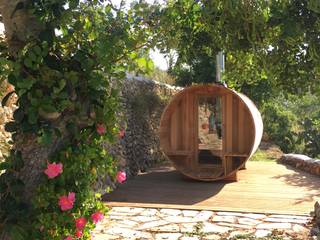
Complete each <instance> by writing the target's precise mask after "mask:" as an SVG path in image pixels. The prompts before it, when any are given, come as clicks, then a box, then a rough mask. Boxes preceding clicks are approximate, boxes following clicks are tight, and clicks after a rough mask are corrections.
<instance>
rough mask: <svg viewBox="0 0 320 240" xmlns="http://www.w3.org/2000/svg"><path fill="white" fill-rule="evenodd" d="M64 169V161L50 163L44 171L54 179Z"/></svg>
mask: <svg viewBox="0 0 320 240" xmlns="http://www.w3.org/2000/svg"><path fill="white" fill-rule="evenodd" d="M62 171H63V165H62V163H58V164H56V163H48V166H47V169H46V170H45V171H44V173H45V174H46V175H47V176H48V178H50V179H52V178H55V177H56V176H58V175H59V174H61V173H62Z"/></svg>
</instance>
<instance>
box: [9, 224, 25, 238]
mask: <svg viewBox="0 0 320 240" xmlns="http://www.w3.org/2000/svg"><path fill="white" fill-rule="evenodd" d="M9 235H10V237H11V239H12V240H27V239H28V233H27V232H26V231H25V230H24V229H23V228H22V227H20V226H19V225H13V226H11V227H10V231H9Z"/></svg>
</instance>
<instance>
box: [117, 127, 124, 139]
mask: <svg viewBox="0 0 320 240" xmlns="http://www.w3.org/2000/svg"><path fill="white" fill-rule="evenodd" d="M125 134H126V131H125V130H124V129H121V130H120V131H119V135H118V136H119V138H123V137H124V135H125Z"/></svg>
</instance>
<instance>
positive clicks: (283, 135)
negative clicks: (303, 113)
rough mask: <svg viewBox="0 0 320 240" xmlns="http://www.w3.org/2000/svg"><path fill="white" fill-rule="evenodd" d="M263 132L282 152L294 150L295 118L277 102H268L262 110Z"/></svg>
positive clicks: (295, 137)
mask: <svg viewBox="0 0 320 240" xmlns="http://www.w3.org/2000/svg"><path fill="white" fill-rule="evenodd" d="M262 116H263V120H264V130H265V132H266V134H267V135H268V136H269V137H270V139H271V140H272V141H273V142H274V143H276V144H277V145H278V146H279V147H280V148H281V150H282V151H284V152H291V151H294V150H295V149H296V143H297V134H296V132H295V131H294V129H295V128H296V124H297V122H298V119H297V116H296V115H295V114H294V113H293V112H291V111H290V110H288V109H286V108H285V106H284V105H281V104H279V103H278V102H268V103H266V104H264V106H263V109H262Z"/></svg>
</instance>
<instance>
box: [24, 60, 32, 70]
mask: <svg viewBox="0 0 320 240" xmlns="http://www.w3.org/2000/svg"><path fill="white" fill-rule="evenodd" d="M23 63H24V65H25V66H26V67H28V68H32V61H31V59H30V58H26V59H24V61H23Z"/></svg>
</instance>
